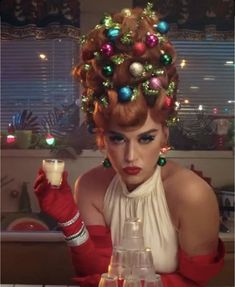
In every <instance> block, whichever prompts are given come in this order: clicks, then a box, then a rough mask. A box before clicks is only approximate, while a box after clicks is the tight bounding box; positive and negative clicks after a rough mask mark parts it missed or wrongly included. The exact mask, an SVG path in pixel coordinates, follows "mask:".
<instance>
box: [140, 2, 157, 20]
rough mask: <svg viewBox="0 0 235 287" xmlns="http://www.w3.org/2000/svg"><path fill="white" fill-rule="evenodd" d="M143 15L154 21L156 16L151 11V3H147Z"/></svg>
mask: <svg viewBox="0 0 235 287" xmlns="http://www.w3.org/2000/svg"><path fill="white" fill-rule="evenodd" d="M143 14H144V15H146V16H148V17H149V18H152V19H155V18H156V14H155V12H154V11H153V3H151V2H148V3H147V6H146V8H144V11H143Z"/></svg>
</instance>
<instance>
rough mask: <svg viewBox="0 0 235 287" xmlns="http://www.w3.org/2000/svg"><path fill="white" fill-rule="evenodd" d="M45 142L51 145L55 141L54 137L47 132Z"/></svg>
mask: <svg viewBox="0 0 235 287" xmlns="http://www.w3.org/2000/svg"><path fill="white" fill-rule="evenodd" d="M46 143H47V144H48V145H53V144H54V143H55V138H54V137H53V136H52V135H51V134H47V136H46Z"/></svg>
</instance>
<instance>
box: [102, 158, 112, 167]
mask: <svg viewBox="0 0 235 287" xmlns="http://www.w3.org/2000/svg"><path fill="white" fill-rule="evenodd" d="M102 165H103V167H105V168H110V167H112V164H111V162H110V160H109V158H108V157H106V158H105V159H104V160H103V162H102Z"/></svg>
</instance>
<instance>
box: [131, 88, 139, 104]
mask: <svg viewBox="0 0 235 287" xmlns="http://www.w3.org/2000/svg"><path fill="white" fill-rule="evenodd" d="M138 95H139V93H138V89H137V88H134V89H133V90H132V97H131V101H134V100H135V99H136V98H137V97H138Z"/></svg>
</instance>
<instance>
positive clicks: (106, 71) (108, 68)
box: [102, 65, 113, 77]
mask: <svg viewBox="0 0 235 287" xmlns="http://www.w3.org/2000/svg"><path fill="white" fill-rule="evenodd" d="M102 73H103V75H104V76H105V77H110V76H112V74H113V66H111V65H105V66H104V67H103V68H102Z"/></svg>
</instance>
